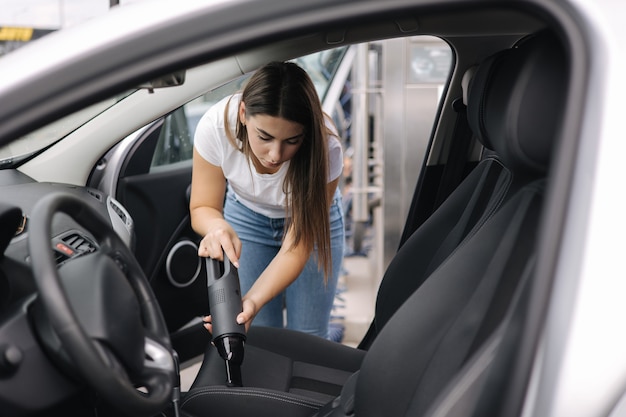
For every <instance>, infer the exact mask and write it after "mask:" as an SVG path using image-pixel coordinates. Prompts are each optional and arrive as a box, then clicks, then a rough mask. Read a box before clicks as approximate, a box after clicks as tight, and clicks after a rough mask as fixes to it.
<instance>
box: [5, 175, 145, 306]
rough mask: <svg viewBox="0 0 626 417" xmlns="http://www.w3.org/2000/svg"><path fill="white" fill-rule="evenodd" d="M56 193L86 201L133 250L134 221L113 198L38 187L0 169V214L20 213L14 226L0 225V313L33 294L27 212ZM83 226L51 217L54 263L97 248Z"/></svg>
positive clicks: (86, 189)
mask: <svg viewBox="0 0 626 417" xmlns="http://www.w3.org/2000/svg"><path fill="white" fill-rule="evenodd" d="M58 191H63V192H68V193H71V194H74V195H76V196H78V197H79V198H80V199H81V200H82V201H84V202H87V203H88V204H89V205H90V206H92V207H93V208H94V209H96V211H97V212H98V213H101V214H102V216H103V218H105V219H106V220H107V221H108V222H110V224H111V226H112V227H113V229H114V230H115V232H116V233H117V234H118V235H119V236H120V238H121V239H122V241H123V242H124V243H125V244H126V245H127V246H128V247H129V249H131V251H132V249H133V245H134V230H133V220H132V218H131V216H130V214H129V213H128V211H127V210H126V209H125V208H124V207H123V206H122V205H121V204H120V203H119V202H118V201H117V200H115V199H114V198H112V197H110V196H108V195H106V194H105V193H103V192H102V191H99V190H96V189H93V188H89V187H80V186H75V185H69V184H60V183H40V182H36V181H35V180H33V179H32V178H30V177H28V176H27V175H25V174H22V173H21V172H19V171H17V170H0V211H2V212H6V211H9V210H15V209H19V210H21V216H22V219H21V222H19V225H18V226H17V227H16V228H15V227H14V226H13V225H11V224H4V223H3V224H0V228H1V229H2V230H3V231H6V232H5V233H2V237H0V238H1V239H3V241H1V242H0V248H5V249H4V256H2V257H0V293H1V294H2V295H1V296H0V315H1V313H2V312H3V311H5V310H6V308H8V307H9V306H10V305H11V303H12V302H14V301H16V300H19V299H21V298H23V297H25V296H28V295H30V294H32V293H34V291H35V289H34V282H33V280H32V276H31V272H30V257H31V254H30V253H29V249H28V229H29V219H30V214H31V212H32V210H33V207H34V206H35V205H36V204H37V202H38V201H39V200H40V199H41V198H42V197H44V196H45V195H47V194H49V193H54V192H58ZM86 226H88V225H81V224H79V223H78V222H77V221H76V220H74V219H72V218H70V217H69V216H67V215H65V214H57V215H55V217H54V218H53V220H52V225H51V230H50V250H51V251H53V253H54V259H55V260H56V263H57V265H59V266H60V265H61V264H63V263H65V262H68V261H69V260H71V259H74V258H76V257H79V256H82V255H84V254H87V253H92V252H94V251H96V250H98V243H97V242H96V240H95V239H94V237H93V236H92V235H91V234H90V233H89V232H88V231H87V227H86ZM7 229H12V230H7Z"/></svg>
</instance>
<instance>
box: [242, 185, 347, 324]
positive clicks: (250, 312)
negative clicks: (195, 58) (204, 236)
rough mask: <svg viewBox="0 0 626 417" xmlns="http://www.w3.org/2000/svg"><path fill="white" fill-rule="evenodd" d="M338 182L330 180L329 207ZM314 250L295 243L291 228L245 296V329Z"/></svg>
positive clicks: (297, 274) (280, 290)
mask: <svg viewBox="0 0 626 417" xmlns="http://www.w3.org/2000/svg"><path fill="white" fill-rule="evenodd" d="M338 183H339V179H336V180H334V181H332V182H330V183H328V186H327V193H328V202H329V209H330V204H332V201H333V196H334V194H335V190H336V189H337V184H338ZM312 250H313V247H307V245H303V244H299V245H297V246H295V247H294V246H293V233H292V229H291V228H289V230H287V234H286V235H285V239H284V240H283V244H282V246H281V248H280V250H279V252H278V254H277V255H276V256H275V257H274V259H272V261H271V262H270V264H269V265H268V266H267V268H265V270H264V271H263V273H262V274H261V275H260V276H259V278H258V279H257V280H256V281H255V283H254V285H253V286H252V288H250V290H249V291H248V292H247V293H246V295H245V296H244V297H243V312H242V313H241V314H239V316H237V322H238V323H239V324H242V323H245V324H246V329H248V327H249V326H250V323H251V322H252V320H253V319H254V316H256V314H257V312H258V311H259V310H260V309H261V307H263V306H264V305H265V304H267V303H268V302H269V301H270V300H271V299H272V298H274V297H275V296H277V295H278V294H280V293H281V292H282V291H284V290H285V288H287V287H288V286H289V284H291V283H292V282H294V281H295V280H296V278H298V276H299V275H300V273H301V272H302V270H303V269H304V266H305V265H306V263H307V261H308V260H309V257H310V256H311V252H312ZM244 262H245V260H244Z"/></svg>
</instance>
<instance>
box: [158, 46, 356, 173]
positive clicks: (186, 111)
mask: <svg viewBox="0 0 626 417" xmlns="http://www.w3.org/2000/svg"><path fill="white" fill-rule="evenodd" d="M346 51H347V47H345V46H342V47H339V48H334V49H330V50H327V51H322V52H318V53H314V54H310V55H306V56H303V57H299V58H297V59H294V60H293V61H294V62H296V63H297V64H298V65H300V66H301V67H303V68H304V69H305V70H306V71H307V73H308V74H309V76H310V77H311V79H312V80H313V83H314V85H315V89H316V90H317V94H318V95H319V96H320V99H321V100H324V98H325V97H326V93H327V91H328V88H329V86H330V83H331V82H332V81H333V77H334V76H335V73H336V71H337V68H338V67H339V65H340V64H341V61H342V59H343V57H344V55H345V53H346ZM250 75H251V74H246V75H243V76H241V77H239V78H237V79H236V80H233V81H231V82H229V83H227V84H224V85H222V86H220V87H218V88H216V89H214V90H212V91H210V92H208V93H206V94H204V95H202V96H200V97H198V98H196V99H194V100H192V101H190V102H189V103H187V104H186V105H184V106H182V107H180V108H178V109H176V110H175V111H174V112H172V113H170V114H169V115H168V116H166V117H165V119H164V120H163V127H162V129H161V133H160V136H159V140H158V143H157V146H156V148H155V152H154V156H153V158H152V165H151V167H152V168H156V167H161V166H163V165H168V164H175V163H177V162H181V161H185V160H188V159H191V158H192V155H193V135H194V132H195V130H196V126H197V125H198V122H199V121H200V118H201V117H202V115H203V114H204V113H205V112H206V111H207V110H208V109H209V108H210V107H211V106H212V105H213V104H215V103H217V102H218V101H220V100H221V99H222V98H224V97H226V96H228V95H230V94H233V93H235V92H237V91H239V90H241V89H242V87H243V85H244V84H245V81H246V80H247V79H248V77H249V76H250ZM336 123H337V122H336Z"/></svg>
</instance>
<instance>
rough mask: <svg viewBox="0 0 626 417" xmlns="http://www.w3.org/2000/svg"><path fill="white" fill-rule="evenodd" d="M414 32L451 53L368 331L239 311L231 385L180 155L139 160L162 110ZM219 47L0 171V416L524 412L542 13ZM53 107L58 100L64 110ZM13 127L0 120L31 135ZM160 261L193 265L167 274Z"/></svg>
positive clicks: (557, 63)
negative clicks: (163, 163)
mask: <svg viewBox="0 0 626 417" xmlns="http://www.w3.org/2000/svg"><path fill="white" fill-rule="evenodd" d="M487 3H489V2H487ZM421 34H424V35H431V36H436V37H439V38H441V39H443V40H444V41H445V42H447V43H448V44H449V45H450V48H451V49H452V51H453V53H454V63H453V68H452V71H451V72H450V76H449V79H448V82H447V84H446V86H445V88H444V89H443V91H442V96H441V100H440V105H439V110H438V112H437V115H436V120H435V124H434V126H433V128H432V135H431V138H430V143H429V147H428V155H427V157H426V158H425V160H424V162H423V164H422V166H421V167H419V169H418V170H416V171H415V173H414V175H415V179H416V187H415V190H414V193H413V195H412V199H411V205H410V209H409V215H408V217H407V219H406V220H405V221H404V224H403V230H402V236H401V239H400V242H399V245H398V248H397V252H396V253H395V255H394V256H393V259H392V260H391V261H390V262H389V264H388V265H387V266H386V269H385V272H384V275H383V276H382V277H381V281H380V282H381V284H380V287H379V288H378V292H377V297H376V305H375V316H374V320H373V321H372V323H371V325H370V328H369V331H368V332H367V334H366V335H365V337H364V338H363V340H362V341H361V342H360V343H359V345H358V346H356V347H351V346H347V345H344V344H341V343H336V342H333V341H330V340H325V339H321V338H318V337H314V336H310V335H306V334H304V333H299V332H294V331H290V330H286V329H276V328H265V327H255V326H252V327H251V328H250V329H249V331H248V332H247V335H246V342H245V359H244V361H243V364H242V368H241V372H242V380H243V384H242V385H243V386H241V387H232V386H227V385H226V384H225V370H224V369H225V364H224V360H223V358H222V357H221V356H220V355H219V354H218V352H217V350H216V347H215V345H213V344H212V343H211V337H210V334H208V332H206V330H204V328H203V326H202V324H201V322H200V321H199V318H200V317H202V316H203V315H205V314H208V313H209V311H208V304H207V292H206V281H203V280H201V279H198V280H195V276H198V275H202V273H203V272H205V271H204V266H203V263H201V262H199V261H198V260H197V259H196V258H197V256H196V254H197V252H196V251H197V248H196V247H195V246H194V243H196V242H198V241H199V237H198V236H197V235H196V234H195V233H194V232H193V230H192V229H191V226H190V222H189V216H188V198H189V184H190V180H191V162H190V161H189V160H183V161H176V162H175V163H173V164H170V165H168V166H167V167H165V168H161V169H159V168H157V169H155V168H154V167H153V166H152V164H153V161H154V158H155V155H156V154H157V153H158V152H159V149H158V144H159V143H161V142H159V140H160V139H162V138H163V134H164V133H163V132H165V131H166V127H167V124H168V123H175V122H176V121H175V119H174V118H171V119H166V116H167V115H171V114H174V113H175V112H176V110H177V109H179V108H181V106H183V105H184V104H185V103H187V102H189V101H191V100H192V99H195V98H196V97H198V96H199V95H201V94H206V93H210V92H211V91H213V90H215V89H217V88H218V87H220V86H223V85H225V84H226V83H227V82H230V81H232V80H241V82H244V81H243V80H245V76H247V75H249V74H250V73H251V72H252V71H254V70H255V69H256V68H258V67H259V66H260V65H262V64H263V63H264V62H266V61H268V60H287V59H294V58H297V57H299V56H303V55H306V54H309V53H313V52H318V51H321V50H325V49H330V48H334V47H337V45H351V44H357V43H361V42H367V41H374V40H380V39H389V38H397V37H408V36H416V35H421ZM236 45H237V48H238V49H237V54H236V55H232V56H231V55H226V52H223V51H222V52H219V53H218V52H215V50H210V49H209V50H208V51H209V52H204V53H198V55H196V56H194V57H192V58H187V59H181V60H179V61H178V63H177V64H170V65H167V66H165V67H161V68H160V72H159V71H156V72H154V71H153V72H148V73H146V74H144V76H149V77H153V78H154V76H156V75H159V76H163V75H167V74H165V72H171V71H172V70H183V69H184V70H185V71H184V74H185V75H184V77H183V78H175V79H173V81H171V83H170V84H168V86H166V87H164V88H159V87H160V86H158V83H157V84H146V85H147V87H146V85H144V86H143V87H145V88H139V89H137V90H136V93H135V94H129V95H125V93H124V92H126V91H128V89H129V88H132V86H136V85H137V83H136V81H137V78H136V77H135V78H133V79H132V80H131V81H128V82H126V83H121V82H120V83H118V84H116V88H117V89H116V90H115V93H119V94H122V93H124V98H123V101H125V103H126V105H127V106H128V107H127V108H126V109H127V110H126V112H127V114H131V113H130V110H132V117H128V116H126V117H122V115H121V114H120V112H106V111H103V112H101V113H98V114H97V115H96V116H95V117H93V118H92V119H90V120H89V121H86V122H85V123H83V124H82V125H81V126H80V128H77V129H75V130H72V131H71V132H69V133H68V134H67V135H65V136H64V138H63V140H62V141H59V142H57V143H54V144H52V145H50V146H49V147H47V148H46V149H44V150H40V151H38V152H36V153H34V154H31V155H29V156H28V157H27V158H25V159H22V160H19V161H13V162H12V163H11V164H7V166H6V167H5V168H3V169H0V188H1V191H0V224H1V227H0V249H2V251H1V252H2V254H3V255H2V257H0V409H3V410H4V411H3V412H2V413H3V414H4V413H5V412H6V413H7V414H6V415H7V416H29V415H35V416H39V415H56V414H59V415H68V416H72V415H128V416H157V415H167V416H175V417H178V416H196V417H208V416H221V415H236V416H255V417H263V416H272V417H276V416H309V417H326V416H327V417H330V416H356V417H368V416H392V415H393V416H484V415H493V416H511V415H520V413H521V407H522V402H523V396H524V389H523V387H525V386H526V385H527V384H528V380H529V366H528V363H527V362H525V361H528V360H529V359H528V355H529V352H530V351H532V348H533V343H535V342H536V339H535V338H536V337H537V334H536V328H535V327H533V326H536V325H537V323H532V322H529V320H530V319H537V320H540V317H539V318H537V317H536V316H532V315H529V314H528V312H529V310H530V309H531V308H533V307H534V305H533V298H532V296H531V295H532V294H533V290H534V291H537V289H536V287H537V276H538V275H537V263H538V259H539V258H540V257H541V245H540V243H541V237H542V233H544V230H545V227H546V225H545V222H546V215H545V205H546V201H547V199H548V197H549V196H550V195H551V194H550V193H551V192H552V188H551V183H550V179H551V177H550V175H551V172H552V171H551V169H552V167H553V166H554V165H553V164H554V162H553V160H554V159H555V158H556V155H557V152H558V150H559V149H560V146H562V145H561V143H560V140H561V137H562V127H563V120H564V115H565V110H566V107H567V106H566V102H567V98H568V94H569V92H570V88H571V86H570V84H569V83H570V81H571V74H570V66H569V62H570V61H569V60H570V59H571V56H570V54H571V51H570V50H569V47H568V43H567V42H566V40H565V37H564V35H563V31H561V30H560V29H559V27H558V26H557V25H556V24H554V22H552V21H551V20H549V19H547V18H546V15H545V14H544V13H542V12H541V9H540V8H536V9H535V8H532V7H529V8H528V9H521V8H519V9H518V8H512V7H505V6H499V7H496V6H493V5H492V4H491V3H489V4H486V3H481V4H480V7H473V8H471V7H466V6H462V5H458V4H456V3H455V4H454V5H452V3H451V5H450V6H449V7H434V6H432V5H431V6H429V7H423V8H420V7H415V6H414V7H411V8H408V6H406V7H400V6H398V7H397V8H396V9H394V8H390V9H389V10H388V11H387V12H386V13H385V14H382V15H381V14H377V15H368V14H367V13H363V15H362V16H359V19H353V20H348V19H345V18H344V19H338V20H336V21H335V20H329V21H328V22H327V23H326V24H324V25H321V26H319V27H318V26H312V27H306V26H303V27H301V28H299V29H293V28H292V29H291V30H289V31H285V32H280V31H278V30H276V32H275V33H271V34H270V35H267V36H266V37H264V38H262V39H261V38H259V39H257V41H255V42H252V41H245V42H243V41H242V42H241V43H239V44H236ZM207 48H209V46H207ZM220 53H221V54H222V55H220ZM0 64H1V63H0ZM177 65H178V66H177ZM183 66H185V68H182V67H183ZM187 67H189V68H187ZM166 70H167V71H166ZM241 77H244V78H241ZM198 79H206V80H207V81H206V84H205V85H204V87H203V88H204V90H202V91H199V90H198V89H197V87H196V88H191V85H192V84H193V83H192V81H193V80H198ZM161 80H162V79H161ZM143 81H145V80H143ZM77 83H78V84H79V81H77ZM133 83H134V84H133ZM172 84H173V85H172ZM193 85H196V86H197V84H193ZM237 85H238V86H240V85H241V84H240V83H239V84H237ZM51 88H52V87H51ZM77 88H78V87H77ZM109 93H110V92H109ZM104 94H105V93H104V92H101V93H99V94H94V95H93V98H92V99H91V100H92V101H94V102H95V101H97V100H101V99H103V98H104ZM155 96H157V97H158V98H159V100H156V101H157V102H158V103H157V104H156V105H155V106H153V107H151V108H150V109H148V108H147V106H142V100H148V99H150V98H151V97H152V98H154V97H155ZM64 106H65V107H63V106H60V107H58V108H59V109H61V108H62V109H65V111H66V112H67V113H68V114H69V113H71V111H72V110H77V107H78V104H76V107H72V105H69V104H66V105H64ZM148 110H150V111H148ZM58 111H59V112H60V111H61V110H58ZM157 113H158V117H157V116H156V114H157ZM24 117H27V116H24ZM33 117H34V116H33ZM50 117H52V116H50ZM37 123H40V124H41V126H43V122H37ZM16 126H17V125H16ZM41 126H39V125H37V124H36V123H35V122H33V124H32V128H33V129H34V128H36V127H41ZM3 129H4V130H3ZM11 129H13V127H12V125H11V126H5V127H4V128H2V127H0V133H1V134H5V135H7V136H8V137H11V136H12V135H13V136H16V137H21V136H23V135H24V134H26V133H27V132H26V130H25V129H26V128H24V127H18V128H15V129H14V130H13V131H12V130H11ZM85 135H88V136H89V138H90V140H89V141H86V140H81V138H84V136H85ZM87 149H89V151H88V152H87ZM474 149H479V150H480V152H479V153H478V154H477V153H476V152H473V151H472V150H474ZM81 152H84V153H85V154H86V155H89V156H88V157H85V158H77V157H76V156H77V155H80V154H81ZM46 153H48V154H49V155H53V157H46ZM70 165H71V167H72V170H73V173H72V174H70V173H68V172H69V171H70V170H68V169H67V168H66V167H67V166H70ZM172 248H176V251H175V252H176V253H177V255H178V256H179V258H178V259H175V260H174V259H172V257H171V256H168V254H169V253H172ZM174 262H175V264H174ZM172 269H176V270H177V271H178V272H177V273H179V274H181V276H182V278H181V280H182V281H185V280H187V279H188V278H187V277H188V276H190V275H193V276H194V279H193V280H191V281H192V282H190V284H189V285H180V286H178V287H179V288H178V289H173V288H172V287H177V286H176V285H175V282H174V284H172V281H176V280H177V279H178V278H177V276H174V277H172V272H171V271H172ZM168 274H169V275H168ZM85 278H89V279H85ZM543 284H544V285H548V284H549V283H543ZM529 316H530V319H529ZM529 332H530V333H529ZM191 361H201V366H200V368H199V371H198V373H197V376H196V377H195V380H194V381H193V384H192V385H191V387H190V389H189V390H188V391H183V392H180V376H179V373H180V366H181V364H187V363H189V362H191ZM34 393H36V395H35V394H34ZM55 413H56V414H55Z"/></svg>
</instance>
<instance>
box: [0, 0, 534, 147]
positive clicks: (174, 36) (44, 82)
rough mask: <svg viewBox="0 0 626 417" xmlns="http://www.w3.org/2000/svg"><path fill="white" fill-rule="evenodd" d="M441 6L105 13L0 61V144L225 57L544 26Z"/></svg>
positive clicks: (359, 1)
mask: <svg viewBox="0 0 626 417" xmlns="http://www.w3.org/2000/svg"><path fill="white" fill-rule="evenodd" d="M305 3H306V4H305ZM446 3H451V2H447V1H441V0H439V1H436V2H435V1H417V0H391V1H386V2H380V1H378V0H344V1H341V2H338V1H336V0H332V1H328V0H310V1H308V2H288V3H285V2H281V1H272V0H260V1H259V0H252V1H250V0H224V1H213V2H205V1H196V0H182V1H179V2H177V3H176V7H174V8H173V7H172V4H171V2H169V1H150V2H144V3H137V4H130V5H127V6H123V7H119V8H114V9H113V10H111V12H110V13H108V14H107V15H105V16H102V17H101V18H97V19H93V20H91V21H88V22H85V23H84V24H81V25H77V26H75V27H71V28H68V29H64V30H61V31H58V32H56V33H53V34H50V35H48V36H47V37H46V38H43V39H40V40H38V41H37V42H33V43H32V44H30V45H28V46H26V47H23V48H21V49H20V50H17V51H15V52H13V53H11V54H9V55H7V56H5V57H3V58H2V59H1V60H0V97H1V98H2V101H3V102H7V103H11V106H2V107H1V108H0V138H1V139H0V145H2V144H4V143H6V142H7V141H10V140H12V139H15V138H16V137H19V136H21V135H23V134H25V133H27V132H28V131H30V130H33V129H35V128H37V127H39V126H41V125H42V124H44V123H46V122H49V121H52V120H54V119H55V118H58V117H60V116H62V115H65V114H68V113H69V112H71V111H74V110H77V109H79V108H80V107H83V106H84V105H86V104H90V103H93V102H95V101H97V100H100V99H103V98H105V97H108V96H109V95H111V94H112V93H115V92H120V91H122V90H123V89H126V88H131V87H134V86H136V85H138V84H139V83H141V82H145V81H146V80H149V79H150V78H153V77H157V76H160V75H164V74H167V73H168V72H172V71H175V70H179V69H182V68H185V67H189V66H195V65H198V64H201V63H205V62H210V61H212V60H216V59H219V58H225V57H226V56H230V57H231V58H230V59H231V60H232V65H231V66H230V67H231V68H232V70H231V72H225V76H226V77H230V78H232V77H235V76H237V75H240V74H242V73H245V72H247V71H250V70H253V69H255V68H257V67H258V66H259V65H261V64H262V63H263V62H264V61H267V60H268V59H289V58H292V57H295V56H298V55H304V54H307V53H311V52H315V51H318V50H322V49H326V48H329V47H333V46H339V45H345V44H353V43H358V42H363V41H368V40H376V39H385V38H392V37H398V36H412V35H419V34H433V35H437V36H441V37H444V38H447V39H448V40H449V41H454V40H455V39H461V38H463V37H467V36H485V37H489V36H491V35H494V34H498V35H507V34H508V35H511V36H512V37H513V38H519V37H520V36H523V35H524V34H526V33H530V32H532V31H535V30H537V29H538V28H540V27H541V26H543V25H544V24H543V23H542V22H541V20H539V19H537V18H535V17H533V16H532V15H531V14H528V13H525V12H520V11H519V10H516V9H511V8H504V7H494V6H489V7H488V8H487V9H485V8H480V9H470V8H467V7H460V8H449V7H448V8H446V7H444V6H445V5H446ZM418 6H419V7H418ZM416 7H417V8H416ZM112 28H114V29H112ZM58 45H64V46H63V48H59V46H58ZM16 68H20V70H16ZM50 80H54V82H51V81H50ZM26 110H27V111H26Z"/></svg>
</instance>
